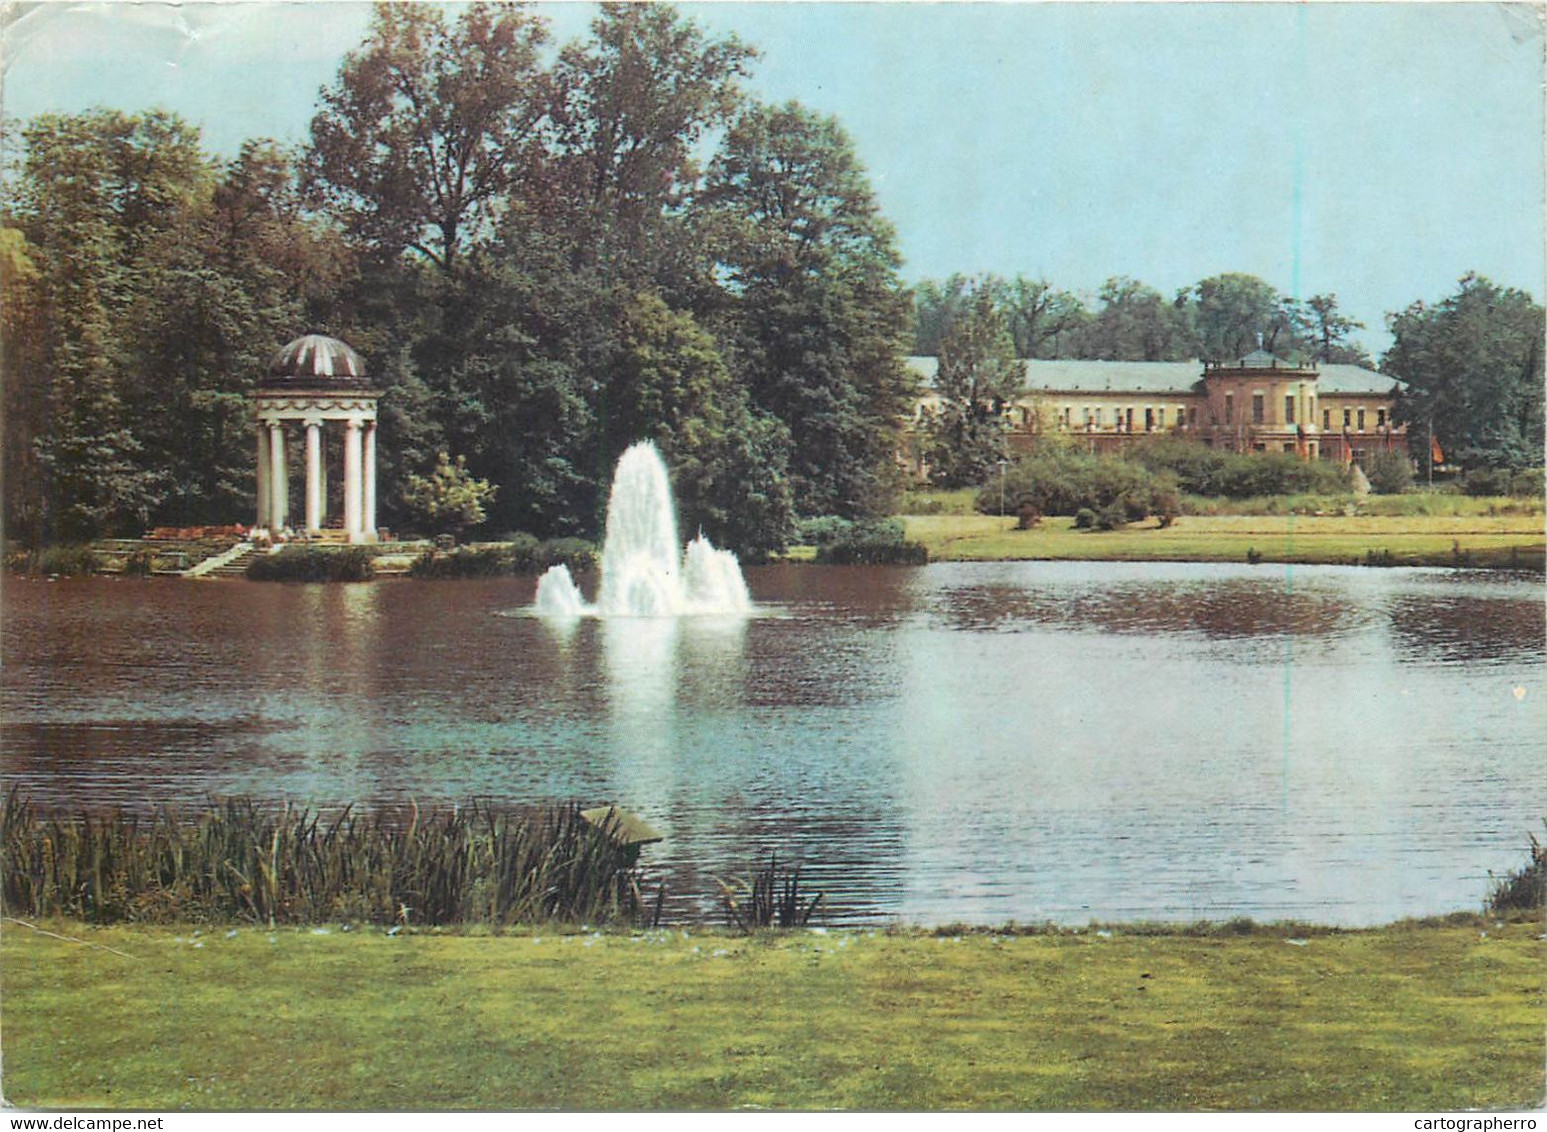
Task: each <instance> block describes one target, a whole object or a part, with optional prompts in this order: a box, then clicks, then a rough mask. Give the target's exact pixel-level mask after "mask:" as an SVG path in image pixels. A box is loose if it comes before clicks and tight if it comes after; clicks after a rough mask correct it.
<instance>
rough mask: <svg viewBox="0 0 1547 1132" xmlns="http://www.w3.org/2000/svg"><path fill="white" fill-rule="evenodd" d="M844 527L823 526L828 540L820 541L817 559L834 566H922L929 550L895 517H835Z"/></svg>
mask: <svg viewBox="0 0 1547 1132" xmlns="http://www.w3.org/2000/svg"><path fill="white" fill-rule="evenodd" d="M833 522H834V523H839V524H843V526H842V527H841V528H834V527H831V526H829V527H824V528H823V534H822V537H823V539H824V540H825V541H823V542H820V543H817V544H816V547H817V552H816V560H817V561H818V562H820V563H822V564H823V565H831V566H921V565H923V564H924V563H926V562H928V561H929V551H928V550H926V549H925V548H924V544H923V543H921V542H909V541H908V539H907V537H906V534H905V532H904V530H903V526H902V524H901V523H899V522H898V521H897V520H895V519H867V520H864V521H861V522H850V521H848V520H846V519H837V520H833Z"/></svg>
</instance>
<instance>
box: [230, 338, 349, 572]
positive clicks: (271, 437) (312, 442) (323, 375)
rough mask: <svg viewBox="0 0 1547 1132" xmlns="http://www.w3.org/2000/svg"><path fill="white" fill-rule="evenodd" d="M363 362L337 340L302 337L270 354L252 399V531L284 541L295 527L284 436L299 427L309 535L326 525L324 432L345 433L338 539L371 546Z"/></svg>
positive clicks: (319, 531)
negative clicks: (254, 476)
mask: <svg viewBox="0 0 1547 1132" xmlns="http://www.w3.org/2000/svg"><path fill="white" fill-rule="evenodd" d="M379 396H380V393H379V392H378V391H377V390H376V389H374V388H372V387H371V383H370V381H369V380H368V379H367V378H366V374H365V363H364V361H362V360H361V358H360V355H359V354H357V353H355V351H354V350H353V349H351V348H350V347H349V346H348V345H347V344H345V343H343V342H340V341H339V340H338V339H337V338H329V337H327V336H326V335H324V334H304V335H302V336H301V337H300V338H297V339H296V340H295V341H294V342H291V343H290V344H289V345H287V346H286V347H285V348H284V349H282V350H280V351H279V352H278V353H277V354H275V355H274V357H273V359H272V360H271V361H270V362H269V367H268V373H267V374H266V375H265V377H264V379H263V381H262V382H261V383H260V384H259V386H258V392H257V395H256V397H255V398H254V400H255V402H256V408H257V417H258V520H257V523H256V524H255V526H256V527H257V528H258V529H259V530H266V531H267V532H268V533H269V535H270V537H272V538H281V537H285V536H286V534H287V533H288V532H289V531H290V530H291V529H292V528H293V527H294V526H295V525H296V523H295V520H296V518H297V517H298V516H294V515H292V513H291V511H290V491H289V473H288V465H287V463H286V459H285V443H286V433H287V429H293V427H294V426H296V425H299V426H300V427H301V429H302V430H303V432H304V435H305V443H306V495H305V513H304V515H303V516H299V518H301V519H302V521H303V523H304V527H303V529H304V531H305V533H306V534H308V535H310V536H314V537H315V536H318V535H320V534H322V532H323V530H324V528H325V526H326V524H327V521H328V516H327V499H328V491H327V471H326V466H325V461H324V458H323V457H324V452H325V451H326V449H327V447H328V445H327V437H326V433H327V431H329V430H334V431H341V432H342V447H343V463H344V492H343V511H344V516H343V535H344V538H345V540H346V541H348V542H375V541H376V401H377V398H378V397H379Z"/></svg>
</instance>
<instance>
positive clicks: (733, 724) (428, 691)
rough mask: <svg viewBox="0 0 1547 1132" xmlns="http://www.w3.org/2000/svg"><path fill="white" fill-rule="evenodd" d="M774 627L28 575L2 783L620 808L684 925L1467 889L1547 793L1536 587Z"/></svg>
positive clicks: (1220, 576)
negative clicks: (819, 898)
mask: <svg viewBox="0 0 1547 1132" xmlns="http://www.w3.org/2000/svg"><path fill="white" fill-rule="evenodd" d="M747 573H748V580H749V582H750V584H751V587H752V592H753V595H754V597H755V598H756V599H757V601H758V603H759V615H758V616H756V617H753V618H751V619H748V620H741V621H737V620H730V621H726V620H717V619H685V620H682V621H679V622H670V621H650V620H634V621H608V622H600V621H584V622H580V623H577V624H573V625H569V626H555V625H553V624H550V623H547V622H544V621H541V620H539V619H537V618H534V617H531V616H529V615H528V614H527V613H526V610H525V607H526V606H527V605H528V604H529V602H530V601H531V598H532V587H533V582H532V580H531V579H506V580H499V581H494V582H459V583H449V582H448V583H415V582H407V581H397V582H392V581H389V582H382V583H377V584H373V585H360V586H300V585H259V584H253V583H246V582H229V583H204V584H197V583H183V582H172V581H133V580H112V579H93V580H83V581H61V582H55V583H47V582H14V583H8V584H7V585H6V587H5V590H4V593H3V615H4V620H3V640H0V645H3V657H0V659H3V667H0V711H3V717H0V718H3V722H4V731H3V742H4V763H3V777H4V780H5V782H6V784H7V785H8V786H9V785H11V784H19V785H20V786H21V787H22V788H23V790H24V792H25V793H26V794H28V795H29V796H31V797H32V798H34V799H35V800H38V801H40V802H44V803H68V804H71V805H76V804H89V805H97V804H103V803H112V802H122V803H125V804H129V805H133V806H148V805H152V804H154V803H158V802H163V801H175V802H180V803H197V802H199V801H200V800H202V799H203V798H204V797H205V796H206V795H208V794H210V793H215V794H229V793H243V794H253V795H258V796H261V797H264V798H276V799H277V798H279V797H281V796H284V797H288V798H291V799H295V800H299V801H304V802H308V803H312V804H317V805H333V804H338V803H342V802H369V803H398V802H402V801H404V800H407V799H417V800H418V801H419V802H421V803H424V802H456V801H466V800H468V799H470V798H474V797H481V798H491V799H495V800H498V801H505V802H519V803H526V802H535V801H545V800H566V801H567V800H580V801H583V802H587V803H602V802H612V801H616V802H619V803H621V804H623V805H626V806H628V807H629V808H631V809H635V810H637V811H639V812H640V813H641V814H643V815H644V816H645V818H646V819H647V820H649V821H650V822H651V823H652V824H654V825H655V826H657V827H658V828H659V829H661V830H662V831H663V832H664V833H665V834H666V840H665V842H664V843H662V844H660V845H656V846H652V847H651V848H650V849H649V850H648V851H647V857H646V860H647V862H648V863H649V864H651V865H653V866H655V867H657V868H658V869H660V870H662V871H663V873H664V875H665V877H666V879H667V883H668V888H669V891H670V892H671V893H673V894H674V897H673V898H674V900H676V901H677V910H678V911H681V912H684V913H687V912H691V911H693V910H695V909H697V910H704V909H707V908H709V907H711V906H712V903H713V893H714V892H715V891H716V887H715V882H714V879H713V878H714V877H715V876H729V875H734V874H740V873H744V872H745V871H746V870H747V869H748V868H749V867H751V866H752V865H753V864H755V863H756V862H757V861H758V860H759V859H761V858H764V857H766V854H767V853H768V851H770V850H774V849H777V850H778V851H779V853H780V855H781V856H782V857H784V858H786V859H798V860H802V861H804V862H805V863H806V875H807V876H808V877H810V878H812V879H813V880H815V881H816V882H817V884H818V885H819V886H821V887H823V888H824V889H826V891H827V892H828V904H829V913H828V915H829V919H830V920H839V921H841V920H844V919H853V918H859V919H866V920H882V919H886V918H891V917H896V918H902V919H906V920H910V921H915V922H922V923H941V922H948V921H969V922H980V923H999V922H1003V921H1005V920H1009V919H1017V920H1021V921H1041V920H1055V921H1060V922H1065V923H1084V922H1086V921H1088V920H1090V919H1093V918H1096V919H1107V920H1123V919H1193V918H1210V919H1219V918H1226V917H1230V916H1235V915H1250V916H1254V917H1257V918H1259V919H1284V918H1304V919H1313V920H1318V921H1324V922H1333V923H1340V924H1366V923H1377V922H1383V921H1387V920H1391V919H1394V918H1397V917H1400V916H1405V915H1420V914H1430V913H1439V912H1446V911H1452V910H1455V909H1476V908H1477V907H1478V906H1479V904H1480V903H1481V901H1482V900H1483V898H1484V896H1485V895H1486V892H1487V888H1488V873H1489V871H1490V870H1493V871H1495V872H1499V871H1503V870H1506V869H1509V868H1513V867H1516V866H1518V865H1519V864H1520V863H1521V862H1522V861H1523V860H1524V857H1525V843H1526V835H1527V833H1529V832H1531V831H1533V830H1535V831H1537V832H1540V830H1541V821H1542V817H1543V815H1544V814H1547V776H1544V774H1543V770H1544V767H1543V744H1542V738H1543V736H1544V734H1547V710H1544V691H1547V688H1544V679H1543V677H1544V670H1547V658H1544V631H1543V605H1542V597H1543V593H1542V587H1541V583H1540V581H1539V580H1531V579H1521V578H1511V577H1504V576H1499V575H1482V574H1475V573H1466V572H1454V571H1420V570H1359V569H1352V568H1349V569H1340V568H1331V567H1328V568H1316V567H1294V568H1288V569H1286V568H1284V567H1276V568H1270V567H1266V566H1264V567H1256V568H1251V567H1245V566H1242V567H1232V566H1223V567H1213V566H1198V565H1166V564H1145V565H1128V564H1118V563H1102V564H1091V563H1069V564H1060V563H1013V564H960V565H945V564H942V565H934V566H929V567H924V568H920V569H862V568H813V567H771V568H766V569H761V570H749V571H748V572H747Z"/></svg>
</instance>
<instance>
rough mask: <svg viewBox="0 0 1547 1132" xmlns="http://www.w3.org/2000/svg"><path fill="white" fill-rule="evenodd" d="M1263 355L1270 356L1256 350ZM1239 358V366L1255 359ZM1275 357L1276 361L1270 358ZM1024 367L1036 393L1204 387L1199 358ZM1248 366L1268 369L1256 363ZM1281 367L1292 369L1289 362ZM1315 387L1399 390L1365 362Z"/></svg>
mask: <svg viewBox="0 0 1547 1132" xmlns="http://www.w3.org/2000/svg"><path fill="white" fill-rule="evenodd" d="M1257 353H1261V354H1262V357H1263V358H1267V359H1272V358H1273V355H1271V354H1268V353H1266V352H1264V351H1258V352H1257ZM1255 356H1256V354H1255V353H1254V354H1249V355H1247V357H1246V358H1243V359H1241V360H1242V363H1243V365H1244V364H1245V363H1247V362H1249V361H1250V360H1251V359H1252V358H1254V357H1255ZM1274 360H1276V359H1274ZM1021 365H1022V366H1024V367H1025V371H1026V380H1025V384H1024V388H1025V389H1026V390H1027V391H1028V392H1037V393H1129V394H1140V393H1148V394H1160V395H1167V396H1190V395H1193V394H1198V393H1201V392H1202V391H1203V387H1202V381H1203V364H1202V363H1201V362H1101V361H1086V360H1083V359H1058V360H1052V361H1048V360H1043V359H1035V360H1032V361H1025V362H1022V363H1021ZM908 366H909V368H910V369H911V370H912V371H913V372H914V373H915V374H917V375H918V377H919V379H920V380H921V381H922V382H924V383H925V384H926V385H933V384H934V380H935V374H936V372H937V371H938V370H939V368H940V363H939V359H937V358H928V357H912V358H909V359H908ZM1246 368H1267V363H1266V362H1262V361H1258V362H1256V363H1254V364H1252V365H1250V366H1246ZM1281 368H1287V369H1288V370H1289V372H1291V373H1293V372H1294V367H1292V366H1289V364H1288V363H1287V362H1285V363H1282V366H1281ZM1316 372H1317V374H1318V375H1319V378H1318V380H1317V383H1316V386H1317V391H1318V392H1320V393H1333V394H1338V393H1341V394H1349V395H1352V394H1359V393H1366V394H1388V393H1391V392H1392V391H1393V390H1395V389H1396V388H1397V385H1398V382H1397V381H1396V379H1395V378H1392V377H1388V376H1387V375H1385V374H1380V373H1376V372H1375V371H1374V370H1368V369H1365V368H1364V367H1363V366H1343V365H1323V366H1318V367H1316Z"/></svg>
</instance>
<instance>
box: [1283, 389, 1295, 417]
mask: <svg viewBox="0 0 1547 1132" xmlns="http://www.w3.org/2000/svg"><path fill="white" fill-rule="evenodd" d="M1284 423H1285V424H1294V423H1295V395H1294V394H1293V393H1286V394H1285V395H1284Z"/></svg>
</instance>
